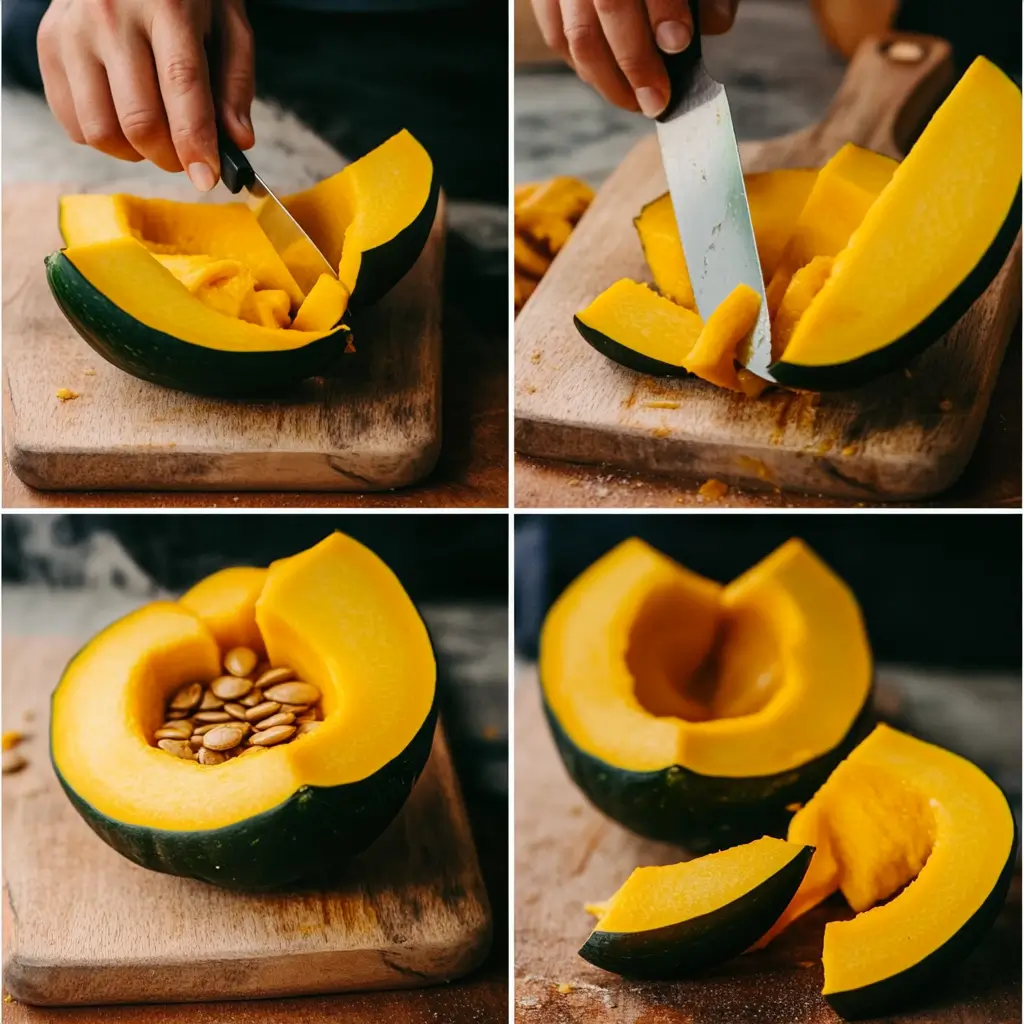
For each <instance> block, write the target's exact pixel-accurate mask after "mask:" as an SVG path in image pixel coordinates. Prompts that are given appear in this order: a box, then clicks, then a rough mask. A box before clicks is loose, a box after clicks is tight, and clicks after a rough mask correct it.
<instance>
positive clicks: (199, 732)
mask: <svg viewBox="0 0 1024 1024" xmlns="http://www.w3.org/2000/svg"><path fill="white" fill-rule="evenodd" d="M219 724H220V723H219V722H207V723H205V724H204V725H197V726H196V727H195V729H193V730H192V735H193V736H205V735H206V734H207V733H208V732H209V731H210V730H211V729H216V728H217V726H218V725H219Z"/></svg>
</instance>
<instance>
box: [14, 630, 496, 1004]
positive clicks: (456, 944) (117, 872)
mask: <svg viewBox="0 0 1024 1024" xmlns="http://www.w3.org/2000/svg"><path fill="white" fill-rule="evenodd" d="M79 646H80V644H78V643H76V642H74V641H71V640H65V639H62V638H59V637H58V638H53V637H47V638H46V639H43V638H26V637H15V638H10V639H7V640H5V642H4V653H3V680H4V683H3V717H4V728H5V729H12V728H21V729H23V730H24V731H26V732H27V733H28V734H29V738H28V739H27V740H26V741H25V742H24V743H23V744H22V745H21V746H20V747H19V748H18V749H19V750H20V751H22V752H23V753H24V755H25V757H26V758H27V759H28V767H27V768H25V769H24V770H23V771H21V772H18V773H17V774H12V775H5V776H4V778H3V867H4V882H5V894H6V901H5V920H4V932H5V947H6V948H5V955H4V981H5V986H6V988H7V989H8V991H9V992H10V993H11V994H12V995H13V996H14V997H15V998H17V999H19V1000H22V1001H24V1002H29V1003H36V1004H46V1005H64V1004H93V1003H130V1002H186V1001H209V1000H215V999H243V998H264V997H271V996H282V995H299V994H309V993H323V992H340V991H349V990H356V989H386V988H410V987H416V986H420V985H429V984H433V983H437V982H441V981H448V980H450V979H452V978H455V977H458V976H460V975H462V974H464V973H466V972H467V971H470V970H472V969H473V968H474V967H475V966H477V965H478V964H479V963H480V962H481V960H482V959H483V957H484V956H485V955H486V952H487V949H488V946H489V942H490V933H491V917H490V910H489V907H488V902H487V895H486V892H485V890H484V885H483V881H482V879H481V876H480V869H479V865H478V863H477V858H476V850H475V847H474V845H473V839H472V836H471V834H470V830H469V825H468V822H467V819H466V812H465V807H464V806H463V803H462V797H461V794H460V791H459V786H458V782H457V780H456V777H455V774H454V771H453V768H452V763H451V758H450V756H449V753H448V747H447V745H446V743H445V740H444V735H443V733H442V731H441V730H440V728H439V729H438V732H437V735H436V737H435V740H434V749H433V752H432V754H431V758H430V761H429V762H428V764H427V768H426V770H425V771H424V774H423V776H422V777H421V778H420V780H419V782H418V783H417V785H416V787H415V788H414V790H413V792H412V795H411V796H410V798H409V801H408V803H407V804H406V806H405V808H404V809H403V811H402V813H401V814H400V815H399V817H398V818H397V819H396V820H395V822H394V823H393V824H392V825H391V827H390V828H389V829H388V830H387V832H385V834H384V835H383V836H382V837H381V838H380V839H379V840H378V841H377V842H376V843H375V844H374V845H373V846H372V847H371V848H370V849H369V850H368V851H367V852H366V853H364V854H363V855H362V856H361V857H359V858H358V859H357V860H356V861H354V862H353V863H352V864H351V865H350V866H349V867H348V868H346V869H345V872H344V876H343V879H344V880H343V882H341V883H340V884H339V887H338V888H337V889H336V890H332V891H325V892H303V893H291V894H287V893H286V894H281V895H266V894H260V895H247V894H243V893H236V892H230V891H228V890H223V889H219V888H217V887H215V886H212V885H207V884H205V883H201V882H193V881H190V880H187V879H182V878H174V877H172V876H170V875H162V874H158V873H156V872H153V871H147V870H145V869H144V868H140V867H138V866H136V865H134V864H132V863H131V862H130V861H128V860H125V859H124V858H123V857H121V856H120V855H119V854H117V853H115V852H114V851H113V850H111V849H110V848H109V847H108V846H106V844H104V843H103V842H102V840H100V839H99V837H97V836H96V835H95V834H94V833H93V832H92V831H91V830H90V829H89V827H88V826H87V825H86V824H85V822H84V821H83V820H82V819H81V818H80V817H79V816H78V814H77V813H76V812H75V810H74V808H73V807H72V806H71V803H70V802H69V801H68V799H67V797H66V796H65V795H64V793H63V791H62V790H61V788H60V785H59V783H58V782H57V779H56V776H55V775H54V773H53V769H52V767H51V765H50V761H49V757H48V753H47V750H48V741H47V719H48V704H49V696H50V692H51V691H52V689H53V687H54V685H55V684H56V682H57V679H58V677H59V674H60V671H61V669H62V668H63V666H64V664H65V663H66V662H67V660H68V658H69V657H71V655H73V654H74V652H75V650H76V649H77V648H78V647H79ZM26 712H29V713H30V714H31V716H32V721H31V723H30V724H27V725H22V724H21V723H22V722H24V721H25V713H26ZM136 782H137V784H140V785H144V784H145V783H144V780H135V782H133V783H132V784H136Z"/></svg>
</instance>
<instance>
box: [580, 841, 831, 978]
mask: <svg viewBox="0 0 1024 1024" xmlns="http://www.w3.org/2000/svg"><path fill="white" fill-rule="evenodd" d="M812 853H813V850H812V849H811V848H810V847H807V846H801V845H799V844H796V843H787V842H784V841H783V840H781V839H773V838H771V837H769V836H765V837H764V838H762V839H756V840H754V842H752V843H747V844H746V845H744V846H735V847H733V848H732V849H729V850H723V851H722V852H721V853H710V854H708V855H707V856H705V857H700V858H698V859H697V860H691V861H684V862H683V863H681V864H667V865H665V866H663V867H643V868H636V869H634V871H633V873H632V874H631V875H630V876H629V878H628V879H626V881H625V883H624V884H623V886H622V887H621V888H620V889H619V890H618V892H616V893H615V894H614V895H613V896H612V897H611V898H610V899H608V900H607V901H605V902H604V903H602V904H598V905H596V906H595V907H594V908H592V910H591V912H592V913H596V914H598V922H597V924H596V926H595V927H594V930H593V932H592V933H591V935H590V938H589V939H587V941H586V943H585V945H584V946H583V948H582V949H581V950H580V956H581V957H583V959H584V960H587V961H589V962H590V963H592V964H594V966H595V967H601V968H603V969H604V970H606V971H612V972H614V973H615V974H621V975H624V976H626V977H629V978H655V979H657V978H679V977H684V976H686V975H689V974H694V973H696V972H697V971H701V970H705V969H707V968H709V967H715V966H717V965H718V964H720V963H722V962H723V961H725V960H729V959H731V958H732V957H734V956H738V955H739V954H740V953H742V952H743V951H744V950H745V949H748V948H749V947H750V946H751V944H752V943H754V942H755V941H756V940H757V939H758V938H760V936H762V935H763V934H764V933H765V931H767V929H768V928H769V927H771V925H772V923H773V922H774V921H775V920H776V919H777V918H778V916H779V914H780V913H782V910H783V909H784V908H785V906H786V904H787V902H788V901H789V900H790V899H792V896H793V894H794V893H795V892H796V890H797V887H798V886H799V885H800V881H801V879H802V878H803V877H804V872H805V871H806V870H807V865H808V864H809V863H810V860H811V854H812ZM588 909H591V908H588Z"/></svg>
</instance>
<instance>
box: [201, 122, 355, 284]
mask: <svg viewBox="0 0 1024 1024" xmlns="http://www.w3.org/2000/svg"><path fill="white" fill-rule="evenodd" d="M217 149H218V151H219V153H220V177H221V181H223V182H224V185H225V186H226V187H227V190H228V191H229V192H230V193H231V194H232V195H238V193H239V192H241V193H242V198H243V199H244V200H245V202H246V205H247V206H248V207H249V209H250V210H252V212H253V214H254V215H255V217H256V220H257V222H258V223H259V226H260V228H261V229H262V230H263V233H264V234H265V235H266V236H267V238H269V239H270V244H271V245H272V246H273V247H274V248H275V249H276V250H277V253H278V255H279V256H280V257H281V259H282V260H284V262H285V265H286V266H287V267H288V269H289V270H290V271H291V272H292V277H294V278H295V283H296V284H298V286H299V287H300V288H301V289H302V291H303V293H304V294H306V295H308V294H309V292H310V291H311V290H312V288H313V285H315V284H316V282H317V279H318V278H319V277H320V275H321V274H330V275H331V276H332V277H334V278H337V276H338V272H337V270H336V269H335V268H334V267H332V266H331V264H330V261H329V260H328V259H327V257H326V256H324V254H323V253H322V252H321V251H320V250H319V249H318V248H317V246H316V244H315V243H314V242H313V240H312V239H311V238H310V237H309V235H307V234H306V232H305V231H303V229H302V227H301V225H300V224H299V222H298V221H297V220H296V219H295V218H294V217H293V216H292V215H291V214H290V213H289V212H288V210H287V209H286V208H285V206H284V204H283V203H282V202H281V200H280V199H278V198H277V196H275V195H274V193H273V192H272V191H271V190H270V189H269V188H268V187H267V185H266V182H264V181H263V179H262V178H261V177H260V176H259V175H258V174H257V173H256V171H255V170H253V166H252V164H251V163H249V160H248V158H247V157H246V155H245V154H244V153H243V152H242V151H241V150H240V149H239V148H238V146H236V145H235V143H234V141H233V140H232V139H231V138H230V137H229V136H228V134H227V132H226V131H224V130H223V129H222V128H221V127H220V126H218V128H217Z"/></svg>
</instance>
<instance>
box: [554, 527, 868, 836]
mask: <svg viewBox="0 0 1024 1024" xmlns="http://www.w3.org/2000/svg"><path fill="white" fill-rule="evenodd" d="M540 677H541V684H542V687H543V691H544V701H545V707H546V712H547V716H548V721H549V724H550V725H551V728H552V732H553V734H554V736H555V740H556V744H557V745H558V748H559V752H560V754H561V756H562V760H563V761H564V763H565V765H566V767H567V769H568V771H569V774H570V775H571V776H572V777H573V779H574V780H575V782H576V783H577V785H579V786H580V788H581V789H582V790H583V792H584V793H585V794H586V795H587V796H588V797H589V798H590V799H591V800H592V801H593V802H594V803H595V804H596V805H597V806H598V807H599V808H600V809H601V810H603V811H604V812H605V813H606V814H608V815H609V816H610V817H612V818H614V819H615V820H616V821H618V822H620V823H621V824H623V825H625V826H626V827H628V828H630V829H632V830H633V831H635V832H638V833H640V834H641V835H645V836H648V837H649V838H653V839H665V840H669V841H673V842H677V843H680V844H682V845H684V846H687V847H688V848H689V849H691V850H694V851H698V852H699V851H704V850H710V849H722V848H723V847H725V846H729V845H732V844H733V843H736V842H745V841H747V840H749V839H751V838H754V837H756V836H760V835H764V834H773V833H774V834H776V835H778V834H780V833H781V831H782V830H784V829H785V826H786V823H787V821H788V813H787V812H786V810H785V809H786V806H787V805H790V804H792V803H794V802H801V801H804V800H807V799H808V798H809V797H810V796H811V794H812V793H813V792H814V791H815V790H816V789H817V787H818V786H819V785H820V784H821V783H822V782H823V781H824V780H825V778H827V777H828V774H829V772H830V771H831V770H832V768H833V767H835V765H836V764H838V763H839V761H840V760H841V759H842V757H843V756H845V754H846V753H847V752H848V751H849V750H850V749H852V747H853V746H854V744H855V743H856V742H857V741H858V740H859V739H860V738H861V737H862V736H863V734H864V730H865V727H866V722H867V721H868V719H869V717H870V712H869V710H868V698H869V694H870V689H871V677H872V671H871V655H870V650H869V648H868V642H867V637H866V635H865V632H864V626H863V622H862V621H861V616H860V611H859V609H858V607H857V603H856V601H855V600H854V598H853V595H852V594H851V593H850V591H849V590H848V589H847V588H846V586H845V585H844V584H843V583H842V582H841V581H840V580H839V579H838V578H837V577H836V576H835V575H834V574H833V573H832V572H831V571H830V570H829V569H828V568H827V567H826V566H825V565H824V563H822V562H821V561H820V560H819V559H818V558H817V557H816V556H815V555H814V554H813V553H812V552H811V551H810V549H809V548H807V547H806V546H805V545H804V544H802V543H801V542H800V541H798V540H793V541H789V542H787V543H786V544H784V545H783V546H782V547H780V548H779V549H778V550H777V551H775V552H774V553H773V554H772V555H770V556H769V557H768V558H766V559H765V560H764V561H763V562H761V563H759V564H758V565H756V566H754V568H752V569H750V570H749V571H748V572H746V573H744V575H742V576H740V577H739V578H738V579H736V580H734V581H733V582H732V583H730V584H729V585H728V586H726V587H722V586H720V585H719V584H718V583H715V582H712V581H711V580H707V579H703V578H702V577H700V576H697V575H695V574H694V573H691V572H689V571H688V570H686V569H684V568H683V567H682V566H680V565H678V564H676V563H675V562H673V561H672V560H671V559H669V558H666V557H665V556H664V555H661V554H659V553H658V552H657V551H655V550H653V549H652V548H650V547H648V546H647V545H646V544H644V543H643V542H642V541H639V540H635V539H634V540H629V541H625V542H624V543H622V544H620V545H619V546H618V547H616V548H615V549H613V550H612V551H611V552H609V553H608V554H606V555H605V556H603V557H602V558H601V559H599V560H598V561H597V562H595V563H594V564H593V565H592V566H591V567H590V568H589V569H587V570H586V571H585V572H584V573H583V574H582V575H581V576H580V577H578V578H577V579H576V580H575V581H574V582H573V583H572V584H571V585H570V586H569V588H568V589H567V590H566V591H565V592H564V593H563V594H562V595H561V597H559V599H558V600H557V601H556V602H555V604H554V605H553V606H552V608H551V610H550V611H549V613H548V616H547V619H546V620H545V623H544V628H543V631H542V634H541V646H540Z"/></svg>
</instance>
